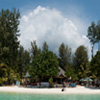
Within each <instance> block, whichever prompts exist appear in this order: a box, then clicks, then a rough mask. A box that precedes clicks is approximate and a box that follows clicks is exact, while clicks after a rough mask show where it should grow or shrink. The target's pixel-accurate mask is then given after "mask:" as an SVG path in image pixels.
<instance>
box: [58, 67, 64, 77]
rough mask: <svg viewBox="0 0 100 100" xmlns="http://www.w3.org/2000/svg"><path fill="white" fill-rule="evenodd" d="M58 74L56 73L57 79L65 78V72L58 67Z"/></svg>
mask: <svg viewBox="0 0 100 100" xmlns="http://www.w3.org/2000/svg"><path fill="white" fill-rule="evenodd" d="M59 70H60V71H59V73H58V77H66V76H65V71H64V70H63V69H62V68H61V67H59Z"/></svg>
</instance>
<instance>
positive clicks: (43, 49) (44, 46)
mask: <svg viewBox="0 0 100 100" xmlns="http://www.w3.org/2000/svg"><path fill="white" fill-rule="evenodd" d="M42 51H43V52H46V51H48V45H47V43H46V42H44V43H43V47H42Z"/></svg>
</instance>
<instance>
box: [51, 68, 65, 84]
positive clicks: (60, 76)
mask: <svg viewBox="0 0 100 100" xmlns="http://www.w3.org/2000/svg"><path fill="white" fill-rule="evenodd" d="M53 79H54V82H57V83H58V84H62V83H63V82H64V81H65V80H66V75H65V71H64V70H63V69H62V68H61V67H59V73H58V76H57V77H55V78H53Z"/></svg>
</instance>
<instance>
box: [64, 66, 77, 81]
mask: <svg viewBox="0 0 100 100" xmlns="http://www.w3.org/2000/svg"><path fill="white" fill-rule="evenodd" d="M65 74H66V77H67V78H69V77H71V78H72V80H78V77H77V74H76V73H75V70H74V68H70V69H69V70H66V73H65Z"/></svg>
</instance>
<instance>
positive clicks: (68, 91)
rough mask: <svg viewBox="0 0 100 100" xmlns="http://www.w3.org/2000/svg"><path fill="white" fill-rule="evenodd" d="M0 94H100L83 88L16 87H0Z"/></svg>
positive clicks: (99, 90)
mask: <svg viewBox="0 0 100 100" xmlns="http://www.w3.org/2000/svg"><path fill="white" fill-rule="evenodd" d="M0 92H11V93H31V94H100V89H91V88H86V87H83V86H77V87H75V88H64V91H62V88H24V87H17V86H4V87H0Z"/></svg>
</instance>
